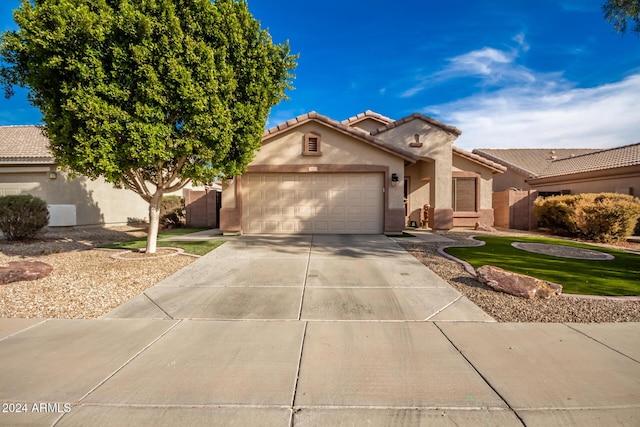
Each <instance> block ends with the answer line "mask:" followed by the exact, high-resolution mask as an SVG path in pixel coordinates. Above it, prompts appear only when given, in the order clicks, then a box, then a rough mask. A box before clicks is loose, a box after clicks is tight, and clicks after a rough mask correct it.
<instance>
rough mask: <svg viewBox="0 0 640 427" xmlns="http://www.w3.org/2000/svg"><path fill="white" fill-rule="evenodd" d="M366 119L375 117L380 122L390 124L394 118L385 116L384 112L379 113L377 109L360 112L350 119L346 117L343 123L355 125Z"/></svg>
mask: <svg viewBox="0 0 640 427" xmlns="http://www.w3.org/2000/svg"><path fill="white" fill-rule="evenodd" d="M366 119H374V120H377V121H379V122H380V123H384V124H385V125H387V124H389V123H393V121H394V120H393V119H390V118H389V117H386V116H383V115H382V114H378V113H376V112H375V111H371V110H367V111H365V112H364V113H360V114H357V115H355V116H353V117H349V118H348V119H345V120H343V121H342V124H343V125H350V126H353V125H355V124H356V123H359V122H361V121H363V120H366Z"/></svg>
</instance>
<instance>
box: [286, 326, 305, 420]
mask: <svg viewBox="0 0 640 427" xmlns="http://www.w3.org/2000/svg"><path fill="white" fill-rule="evenodd" d="M307 325H308V322H304V328H303V329H302V340H301V341H300V353H299V354H298V366H297V367H296V379H295V381H294V383H293V393H292V395H291V406H290V407H289V409H290V410H291V416H290V418H289V427H293V416H294V415H295V413H296V412H297V411H296V409H295V408H294V406H293V405H294V404H295V402H296V394H297V393H298V381H299V380H300V366H302V353H303V352H304V342H305V340H306V339H307Z"/></svg>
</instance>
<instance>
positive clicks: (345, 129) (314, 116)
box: [262, 111, 420, 162]
mask: <svg viewBox="0 0 640 427" xmlns="http://www.w3.org/2000/svg"><path fill="white" fill-rule="evenodd" d="M312 120H313V121H317V122H320V123H324V124H326V125H328V126H330V127H333V128H334V129H336V130H338V131H340V132H342V133H346V134H348V135H351V136H353V137H355V138H358V139H360V140H362V141H364V142H367V143H369V144H371V145H373V146H376V147H378V148H380V149H382V150H384V151H387V152H390V153H393V154H395V155H397V156H399V157H401V158H403V159H405V160H408V161H410V162H416V161H418V160H419V159H420V158H419V157H417V156H415V155H414V154H412V153H409V152H407V151H404V150H401V149H399V148H397V147H395V146H393V145H390V144H387V143H385V142H384V141H381V140H380V139H378V138H374V137H373V136H371V135H370V134H369V132H367V131H365V130H362V129H360V128H357V127H351V126H347V125H345V124H343V123H340V122H339V121H337V120H333V119H331V118H329V117H327V116H323V115H322V114H318V113H317V112H315V111H311V112H310V113H306V114H303V115H301V116H298V117H296V118H295V119H291V120H287V121H286V122H284V123H281V124H279V125H278V126H274V127H272V128H270V129H268V130H266V131H265V132H264V134H263V135H262V140H263V143H264V141H265V140H268V139H270V138H272V137H274V136H275V135H278V134H280V133H282V132H285V131H287V130H290V129H293V128H295V127H297V126H300V125H302V124H304V123H307V122H309V121H312Z"/></svg>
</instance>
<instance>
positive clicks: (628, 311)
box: [399, 232, 640, 323]
mask: <svg viewBox="0 0 640 427" xmlns="http://www.w3.org/2000/svg"><path fill="white" fill-rule="evenodd" d="M477 234H478V233H476V232H473V233H471V232H468V233H467V232H449V233H445V234H444V235H445V236H446V237H448V238H450V239H454V240H456V241H457V244H460V245H471V244H472V243H471V242H470V241H469V240H468V238H469V237H470V236H471V235H477ZM399 244H400V245H401V246H402V247H403V248H405V249H406V250H407V251H408V252H409V253H411V254H412V255H413V256H414V257H416V258H417V259H418V260H420V261H421V262H422V263H423V264H425V265H426V266H428V267H429V268H431V269H432V270H433V271H434V272H435V273H436V274H437V275H439V276H440V277H442V278H443V279H445V280H446V281H447V282H448V283H450V284H451V285H452V286H453V287H455V288H456V289H457V290H458V291H460V293H462V294H463V295H464V296H466V297H467V298H469V299H470V300H471V301H473V302H474V303H475V304H476V305H478V306H479V307H480V308H482V309H483V310H484V311H485V312H486V313H487V314H489V315H490V316H492V317H493V318H494V319H496V320H497V321H499V322H584V323H591V322H640V301H624V300H619V299H592V298H575V297H570V296H562V297H556V298H551V299H549V300H538V299H535V300H527V299H523V298H519V297H515V296H512V295H508V294H505V293H501V292H496V291H494V290H492V289H491V288H489V287H487V286H485V285H483V284H482V283H480V282H478V281H477V280H475V278H474V277H473V276H472V275H471V274H469V273H468V272H467V271H465V269H464V268H463V267H462V266H461V265H460V264H459V263H457V262H455V261H452V260H449V259H447V258H444V257H443V256H441V255H440V254H439V253H438V252H437V250H438V247H440V246H444V245H448V244H443V243H409V242H402V241H400V242H399ZM625 246H626V247H627V249H637V245H629V244H625V245H624V246H623V247H625Z"/></svg>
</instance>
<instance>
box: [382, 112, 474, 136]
mask: <svg viewBox="0 0 640 427" xmlns="http://www.w3.org/2000/svg"><path fill="white" fill-rule="evenodd" d="M416 119H419V120H423V121H425V122H427V123H429V124H432V125H434V126H436V127H439V128H440V129H442V130H444V131H447V132H449V133H453V134H454V135H457V136H460V135H461V134H462V131H461V130H460V129H458V128H457V127H455V126H449V125H445V124H444V123H441V122H439V121H437V120H436V119H432V118H431V117H428V116H425V115H424V114H420V113H413V114H412V115H410V116H407V117H404V118H402V119H400V120H396V121H395V122H392V123H389V124H388V125H386V126H383V127H381V128H379V129H377V130H375V131H373V132H371V135H378V134H380V133H382V132H386V131H388V130H389V129H393V128H395V127H398V126H400V125H403V124H405V123H407V122H410V121H412V120H416Z"/></svg>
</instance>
